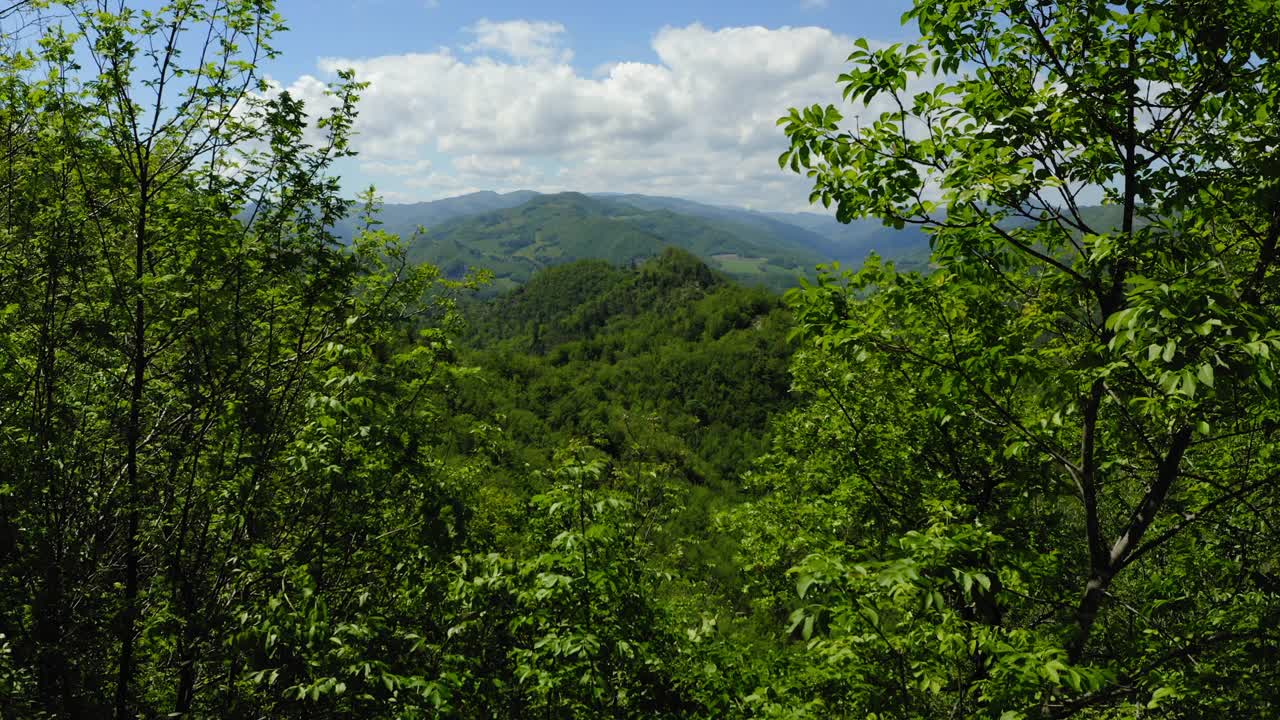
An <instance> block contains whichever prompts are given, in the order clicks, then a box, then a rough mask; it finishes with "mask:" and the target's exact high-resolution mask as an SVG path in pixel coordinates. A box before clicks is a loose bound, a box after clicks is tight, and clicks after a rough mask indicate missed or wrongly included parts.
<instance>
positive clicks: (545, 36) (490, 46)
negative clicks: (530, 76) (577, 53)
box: [463, 19, 573, 63]
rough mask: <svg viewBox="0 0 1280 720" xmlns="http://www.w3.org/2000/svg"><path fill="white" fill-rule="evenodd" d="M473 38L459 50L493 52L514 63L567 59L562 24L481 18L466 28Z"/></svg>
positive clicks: (570, 57)
mask: <svg viewBox="0 0 1280 720" xmlns="http://www.w3.org/2000/svg"><path fill="white" fill-rule="evenodd" d="M467 31H468V32H470V33H472V34H474V35H475V36H476V41H475V42H474V43H471V44H470V45H467V46H465V47H464V48H463V49H464V50H468V51H471V52H476V53H482V52H487V51H497V52H499V53H502V54H504V55H507V56H508V57H510V58H511V59H512V60H515V61H517V62H522V61H523V62H533V63H547V62H569V60H571V59H572V58H573V53H572V52H571V51H570V50H567V49H565V48H563V47H562V46H561V45H560V38H561V36H563V35H564V25H561V24H560V23H553V22H536V21H530V20H511V21H508V22H493V21H492V20H487V19H486V20H481V21H479V22H477V23H476V24H475V25H472V26H471V27H469V28H467Z"/></svg>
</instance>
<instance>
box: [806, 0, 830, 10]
mask: <svg viewBox="0 0 1280 720" xmlns="http://www.w3.org/2000/svg"><path fill="white" fill-rule="evenodd" d="M830 4H831V1H830V0H800V7H802V8H805V9H808V10H822V9H823V8H825V7H827V6H828V5H830Z"/></svg>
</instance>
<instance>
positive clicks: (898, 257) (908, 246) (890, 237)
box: [595, 193, 929, 269]
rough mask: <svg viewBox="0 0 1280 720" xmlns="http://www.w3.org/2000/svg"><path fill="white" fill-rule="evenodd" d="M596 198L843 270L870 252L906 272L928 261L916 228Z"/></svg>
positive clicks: (925, 242)
mask: <svg viewBox="0 0 1280 720" xmlns="http://www.w3.org/2000/svg"><path fill="white" fill-rule="evenodd" d="M595 196H596V197H605V198H609V199H612V200H618V201H621V202H625V203H628V204H631V205H635V206H636V207H640V208H644V209H651V210H656V209H665V210H672V211H674V212H679V213H684V214H687V215H694V216H697V217H703V218H711V219H716V220H721V221H724V222H728V223H733V224H735V225H738V226H740V227H743V228H750V230H751V231H753V232H755V233H758V234H764V235H766V236H768V237H770V238H771V239H772V241H773V242H776V243H780V244H784V245H785V246H787V247H791V248H794V249H802V250H805V251H807V252H810V253H812V254H814V255H816V256H818V257H820V258H822V260H821V262H830V261H832V260H838V261H839V262H840V263H841V264H843V265H850V266H855V267H856V266H858V265H861V264H862V261H863V260H865V259H866V257H867V254H868V253H870V252H873V251H874V252H876V253H878V254H879V255H880V256H881V257H883V258H885V259H888V260H894V261H897V262H898V263H899V264H900V265H903V266H904V267H906V268H907V269H918V268H919V267H923V266H924V265H925V264H927V263H928V260H929V237H928V236H927V235H925V234H924V233H923V232H921V231H920V230H918V229H916V228H904V229H902V230H896V229H894V228H891V227H888V226H886V225H884V224H882V223H881V222H879V221H878V220H857V221H854V222H852V223H848V224H845V223H842V222H840V221H838V220H836V219H835V217H834V216H832V215H824V214H821V213H813V212H799V213H764V212H757V211H755V210H745V209H742V208H732V207H724V206H720V205H708V204H705V203H699V202H694V201H692V200H684V199H681V198H672V197H660V196H653V195H627V194H618V193H598V194H596V195H595Z"/></svg>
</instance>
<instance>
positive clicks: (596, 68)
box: [266, 0, 914, 210]
mask: <svg viewBox="0 0 1280 720" xmlns="http://www.w3.org/2000/svg"><path fill="white" fill-rule="evenodd" d="M908 5H909V3H908V2H907V1H906V0H881V1H879V2H871V1H867V0H827V2H821V1H820V0H774V1H772V2H763V1H759V0H757V1H753V2H733V3H730V2H723V1H721V2H711V1H709V0H685V1H683V2H678V1H676V2H673V1H672V0H649V1H641V2H628V3H615V2H581V1H577V2H570V1H568V0H556V1H551V2H537V3H517V2H483V1H476V0H472V1H470V2H464V1H463V0H354V1H352V0H345V1H343V0H281V1H280V3H279V8H280V11H281V13H282V14H283V15H284V16H285V19H286V21H287V23H288V25H289V26H290V28H291V30H290V32H288V33H287V34H286V35H285V36H283V37H281V38H279V39H278V40H277V43H276V44H277V47H278V48H279V49H280V50H281V51H283V56H282V57H281V58H280V59H279V60H277V61H275V62H273V63H272V64H271V65H270V66H268V67H267V68H266V70H267V72H268V74H269V75H270V77H271V78H272V80H273V81H274V82H276V83H278V84H279V85H280V86H281V87H287V88H289V89H290V90H291V91H292V92H294V93H295V94H297V95H299V96H302V97H304V98H307V99H309V100H311V101H312V102H313V103H317V104H318V103H320V102H322V100H321V97H322V95H321V88H322V87H323V83H325V82H327V81H329V80H331V79H332V77H333V73H334V72H335V71H336V69H337V68H339V67H353V68H355V69H356V71H357V74H358V76H359V77H360V78H361V79H364V80H368V81H369V82H371V83H372V86H371V88H370V89H369V91H368V92H367V93H366V97H365V101H364V102H363V103H362V106H361V115H362V118H361V121H360V124H359V125H358V129H359V131H360V138H359V140H358V142H357V148H358V149H359V150H360V151H361V157H360V158H359V159H358V160H356V161H352V162H348V163H346V164H345V165H344V166H343V168H342V173H343V176H344V181H345V184H346V185H347V186H348V187H349V188H351V189H355V188H357V187H361V186H364V185H367V184H369V183H373V184H375V185H377V187H378V188H379V190H380V192H382V193H383V194H384V196H385V197H386V199H387V200H388V201H400V202H404V201H416V200H431V199H436V198H439V197H447V196H450V195H456V194H460V193H463V192H469V191H473V190H477V189H494V190H499V191H506V190H514V189H519V188H530V189H534V190H543V191H556V190H566V189H573V190H583V191H621V192H648V193H655V194H670V195H680V196H684V197H691V198H694V199H698V200H704V201H711V202H717V203H721V204H728V205H741V206H750V207H759V208H762V209H784V210H794V209H799V208H801V207H803V206H804V205H806V202H805V197H806V195H807V192H806V189H807V188H806V186H805V184H804V182H803V180H802V179H801V178H794V177H788V176H786V175H785V174H783V173H781V172H780V171H778V170H777V166H776V164H774V158H776V157H777V154H778V153H779V152H781V150H782V149H783V147H784V139H783V137H782V135H781V132H780V131H778V130H777V129H776V128H774V126H773V121H774V120H776V118H777V117H778V116H780V115H782V114H783V113H784V112H785V111H786V109H787V107H789V106H790V105H794V104H801V103H804V104H807V103H811V102H835V101H838V97H839V96H838V87H837V86H836V84H835V77H836V75H837V74H838V73H839V72H841V70H842V69H843V67H844V63H843V59H844V56H846V55H847V54H848V52H849V51H850V49H851V44H852V41H853V39H854V38H858V37H866V38H868V39H870V40H872V41H875V42H881V43H886V42H894V41H899V40H906V39H910V38H912V37H913V36H914V30H913V29H912V28H903V27H902V26H901V25H900V24H899V18H900V17H901V14H902V13H903V11H905V10H906V8H907V6H908ZM872 110H875V109H872ZM853 112H856V109H855V110H853Z"/></svg>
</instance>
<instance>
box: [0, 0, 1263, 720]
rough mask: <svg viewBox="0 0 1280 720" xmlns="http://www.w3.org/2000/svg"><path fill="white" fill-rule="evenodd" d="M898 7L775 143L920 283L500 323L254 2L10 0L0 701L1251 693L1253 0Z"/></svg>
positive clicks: (1258, 383)
mask: <svg viewBox="0 0 1280 720" xmlns="http://www.w3.org/2000/svg"><path fill="white" fill-rule="evenodd" d="M903 20H904V22H905V23H907V24H909V25H911V26H912V27H913V28H914V32H916V33H918V35H919V40H918V41H916V42H912V43H903V44H895V45H890V46H882V45H878V44H872V43H868V42H866V41H859V42H858V44H857V45H856V46H855V47H853V48H851V51H852V54H851V55H850V56H849V58H848V65H849V67H848V69H847V71H846V72H845V73H844V74H842V75H840V76H839V77H838V78H833V82H835V83H838V85H839V87H840V88H842V89H843V92H844V96H845V98H846V101H847V103H846V105H847V107H846V106H842V107H840V108H837V107H835V106H830V105H828V106H821V105H815V106H812V107H805V108H795V109H792V110H790V111H789V112H787V114H786V115H785V116H784V117H782V118H781V120H780V121H779V125H780V126H781V128H782V132H783V133H785V138H782V137H780V138H779V145H780V147H779V149H780V150H783V149H785V151H784V152H783V153H782V155H781V157H780V158H779V163H780V165H781V166H782V168H783V171H784V172H785V171H790V172H793V173H800V174H802V175H804V176H805V177H806V178H807V181H808V182H809V183H810V184H811V186H812V200H813V202H815V203H821V204H822V205H825V206H827V207H830V208H834V211H835V213H836V215H837V217H838V218H839V219H840V220H842V221H845V222H849V221H854V220H859V219H863V218H874V219H878V220H880V221H882V222H884V223H885V224H886V225H889V226H892V227H898V228H905V227H911V228H917V229H920V230H923V232H925V233H927V235H928V237H929V243H930V249H931V257H930V261H929V263H928V265H927V266H926V265H923V264H916V263H913V264H912V266H911V268H910V270H911V271H908V270H907V269H906V268H898V267H895V265H894V264H893V263H891V262H885V261H881V260H880V259H878V258H877V257H876V256H875V255H872V256H870V257H869V258H868V259H867V260H866V262H865V263H863V264H862V265H861V266H860V267H858V268H856V269H846V268H842V267H840V266H839V265H838V264H830V265H826V266H824V267H823V268H821V269H820V270H819V271H818V273H817V275H816V279H815V280H814V281H813V282H805V283H803V284H801V285H800V286H799V287H797V288H795V289H792V290H790V291H789V292H787V293H786V295H785V296H784V297H779V296H777V295H775V294H773V293H772V292H771V291H769V290H766V289H761V288H748V287H744V286H742V285H739V284H737V283H735V282H734V281H733V280H731V279H729V278H728V277H726V276H725V275H723V274H721V273H719V272H717V271H716V270H713V269H712V267H710V266H708V264H707V262H706V261H705V260H704V259H699V258H698V257H696V256H694V255H691V254H690V253H688V252H685V251H682V250H678V249H674V248H667V249H662V248H661V247H658V246H657V245H655V246H654V247H653V248H652V250H653V252H652V253H651V254H653V255H654V257H651V258H648V259H645V258H643V257H639V256H633V254H629V253H628V252H625V251H626V250H627V248H625V247H622V246H621V245H618V246H617V248H615V245H617V243H614V245H609V247H610V248H615V249H616V250H617V253H615V254H617V255H618V257H617V258H614V260H622V261H625V262H623V263H622V264H611V263H610V262H608V261H605V260H579V261H577V262H573V263H565V264H557V263H556V262H553V261H552V260H553V259H554V258H555V257H556V250H555V248H554V247H553V246H552V244H551V241H550V240H549V239H548V238H547V237H546V236H537V238H536V240H537V242H536V245H537V249H538V252H539V253H540V254H539V255H538V256H537V260H538V262H537V263H534V264H533V265H536V266H537V267H538V268H539V269H537V270H536V272H535V271H533V270H531V269H530V270H529V273H528V275H527V280H525V277H526V276H525V275H523V274H521V275H520V278H521V280H524V282H523V284H521V285H519V287H514V285H515V282H514V281H512V283H511V285H512V286H513V287H514V289H509V290H508V289H507V288H505V287H504V288H503V289H504V290H506V291H505V292H502V293H500V294H497V295H493V294H492V293H488V294H486V293H479V294H478V293H477V290H478V289H479V288H482V287H484V286H486V283H488V282H489V281H490V280H491V279H492V272H491V271H490V270H491V269H486V268H483V267H478V268H472V269H470V270H467V271H462V272H459V271H458V269H457V268H449V269H448V272H444V271H442V270H441V268H438V267H436V266H434V265H432V264H430V263H428V262H417V261H418V260H421V259H422V257H421V256H420V253H419V251H417V250H415V248H416V247H422V246H421V245H420V244H418V245H415V243H421V241H422V237H421V236H419V235H417V234H411V235H409V236H399V235H395V234H392V233H389V232H387V231H386V230H385V229H384V228H383V227H382V225H381V221H380V220H379V217H380V216H379V205H380V203H379V201H378V199H377V196H376V193H375V192H374V191H373V190H370V191H369V192H367V193H365V194H364V195H363V196H362V197H361V198H360V199H359V200H358V201H352V200H351V199H349V198H348V197H346V196H344V194H343V192H342V185H341V181H340V179H339V178H338V177H337V174H336V170H335V163H336V162H338V161H340V160H341V159H343V158H347V157H350V156H351V155H353V154H354V152H355V149H354V148H355V144H354V143H355V140H356V138H355V136H354V135H353V132H354V128H355V119H356V116H357V112H358V108H359V98H360V94H361V92H362V91H363V90H364V89H365V88H366V86H365V85H363V84H362V81H361V80H360V79H359V78H357V77H355V76H354V74H353V73H350V72H345V71H344V72H341V73H339V74H338V76H337V81H336V82H335V83H334V84H333V85H332V86H331V87H330V95H329V101H330V102H329V103H328V105H327V109H320V108H309V107H304V106H303V104H302V103H301V102H300V101H299V100H297V99H296V98H294V97H292V96H290V95H289V94H288V93H287V92H279V91H278V90H273V89H272V88H271V87H270V86H268V84H267V83H266V82H265V81H264V79H263V76H262V70H261V67H262V63H263V62H264V61H265V60H267V59H269V58H272V57H274V56H275V54H276V51H275V50H274V49H273V45H272V42H273V38H275V37H277V36H278V34H279V33H280V32H283V30H284V19H283V18H281V17H279V16H278V15H277V14H276V13H275V10H274V7H273V5H272V3H271V2H269V1H268V0H175V1H174V2H170V3H168V4H165V5H163V6H159V7H157V6H151V5H149V6H148V9H146V10H144V9H140V8H131V7H129V6H128V4H127V3H116V2H111V3H107V2H102V3H97V2H54V1H42V2H23V3H18V4H15V5H11V6H8V7H6V8H4V9H0V32H2V35H0V152H2V153H3V158H2V159H0V193H3V197H2V198H0V199H2V200H3V202H2V203H0V218H2V221H0V468H4V470H3V475H2V476H0V717H6V718H7V717H15V718H78V717H114V718H118V719H123V718H151V717H161V716H167V717H190V718H245V719H248V718H261V717H271V718H315V717H367V718H414V717H458V718H488V717H556V718H560V717H574V718H598V717H614V718H633V717H664V718H665V717H670V718H676V717H679V718H735V717H737V718H754V717H761V718H764V717H770V718H834V717H848V718H868V719H870V718H876V719H877V720H890V719H898V720H916V719H919V720H925V719H933V718H942V717H946V718H972V719H974V720H977V719H979V718H984V719H985V718H999V719H1000V720H1045V719H1048V718H1068V717H1070V718H1085V719H1090V718H1091V719H1096V720H1103V719H1108V720H1111V719H1119V718H1135V719H1136V718H1153V717H1165V718H1202V717H1207V716H1211V715H1213V716H1216V715H1222V714H1235V715H1237V716H1240V717H1268V716H1271V715H1274V714H1276V713H1277V712H1280V707H1278V706H1280V696H1278V691H1277V690H1276V688H1277V687H1280V677H1278V674H1280V663H1278V662H1277V658H1278V657H1280V629H1278V628H1280V556H1277V553H1276V550H1275V548H1276V547H1277V545H1278V543H1280V533H1278V531H1277V525H1278V523H1280V457H1277V453H1276V450H1277V443H1278V440H1277V435H1276V433H1277V428H1280V423H1278V421H1280V391H1278V390H1277V388H1276V387H1275V384H1276V379H1277V377H1276V371H1277V367H1276V359H1275V358H1276V356H1277V354H1280V316H1278V315H1280V271H1277V269H1276V265H1277V263H1278V261H1280V257H1278V250H1277V243H1278V241H1280V172H1278V171H1277V168H1280V121H1277V118H1278V117H1280V108H1278V107H1277V102H1278V101H1280V73H1278V71H1277V69H1276V67H1275V65H1274V62H1273V61H1274V60H1275V56H1276V54H1277V53H1278V52H1280V2H1277V1H1276V0H1229V1H1224V0H1127V2H1104V1H1103V0H1071V1H1066V0H1063V1H1057V2H1053V1H1049V2H1025V1H1024V0H916V2H915V3H914V5H913V6H912V8H911V9H910V10H909V11H908V12H907V13H906V15H905V16H904V18H903ZM870 107H876V108H882V107H883V108H889V109H888V110H887V111H885V112H883V113H880V114H877V115H875V116H869V114H868V113H869V112H870V111H868V110H866V108H870ZM859 108H861V109H862V114H859V115H858V116H857V117H852V115H853V114H854V113H855V112H857V110H858V109H859ZM784 110H785V109H784V108H779V113H782V112H784ZM846 114H848V115H850V116H851V117H850V118H849V119H846V118H845V115H846ZM1098 198H1101V200H1100V202H1101V207H1097V205H1098V204H1099V200H1098ZM546 202H549V203H560V204H565V203H571V204H574V206H575V207H577V206H582V207H587V206H590V207H596V206H597V205H601V204H600V203H597V202H595V201H590V202H589V201H588V200H587V199H586V198H576V197H575V198H568V199H566V198H563V197H561V198H557V199H554V200H550V201H546ZM544 204H546V203H544ZM601 206H602V205H601ZM608 207H610V208H613V209H611V210H609V212H610V213H615V214H617V213H622V212H623V211H622V210H618V209H617V206H615V205H609V206H608ZM529 214H530V213H527V212H510V213H505V214H501V217H502V218H506V219H508V220H511V219H513V218H514V219H519V220H520V221H521V222H522V223H523V222H524V221H525V219H526V217H527V216H528V215H529ZM495 217H497V216H495ZM610 217H612V216H610ZM646 217H649V216H646ZM657 217H659V216H657V215H654V216H652V217H649V220H650V221H652V222H654V223H656V222H658V220H657V219H654V218H657ZM661 218H662V221H663V222H664V223H667V222H668V221H669V220H670V216H669V215H663V216H661ZM560 221H561V219H560V218H558V219H557V222H560ZM512 222H514V220H512ZM521 227H522V228H524V227H525V226H524V225H523V224H522V225H521ZM566 227H567V226H566ZM594 227H596V230H595V232H609V230H608V228H610V227H613V223H612V221H610V222H604V221H597V224H596V226H594ZM664 227H667V226H666V225H664ZM708 227H710V226H708ZM523 231H524V230H523V229H522V232H523ZM468 232H470V231H468ZM477 232H478V231H477ZM530 232H533V231H532V230H531V231H530ZM707 232H708V233H709V234H708V237H714V238H720V237H721V235H720V234H719V233H720V230H716V233H710V231H707ZM429 233H430V230H427V235H428V236H429ZM584 233H585V234H584ZM564 234H565V236H566V237H573V238H574V239H575V242H578V241H582V242H587V243H588V244H589V241H592V238H591V237H590V236H589V233H586V230H584V229H583V228H581V227H576V226H574V227H567V229H566V230H565V233H564ZM465 235H466V233H462V234H459V236H458V237H459V238H463V239H465ZM645 237H646V242H647V243H648V242H650V240H649V238H650V236H649V235H646V236H645ZM584 238H585V239H584ZM617 239H618V238H603V239H601V240H600V242H604V241H605V240H617ZM462 241H463V240H462V239H459V240H457V242H462ZM716 241H717V242H719V241H720V240H718V239H717V240H716ZM459 247H461V246H459ZM646 247H648V246H647V245H646ZM490 250H492V249H490ZM490 250H486V252H487V253H489V254H490V255H492V254H493V252H496V251H492V252H490ZM459 257H461V255H459ZM533 265H531V266H530V267H533ZM543 265H546V266H545V267H544V266H543ZM522 267H523V266H522ZM521 273H524V269H522V270H521ZM513 277H515V276H514V275H513Z"/></svg>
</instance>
